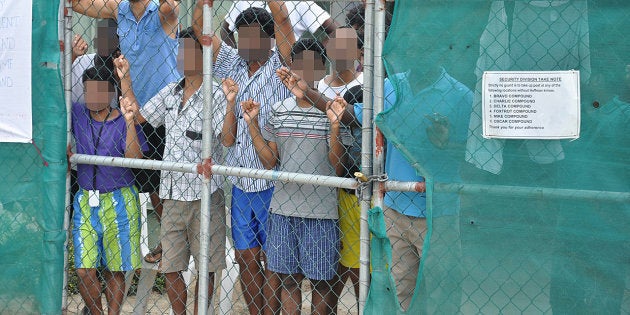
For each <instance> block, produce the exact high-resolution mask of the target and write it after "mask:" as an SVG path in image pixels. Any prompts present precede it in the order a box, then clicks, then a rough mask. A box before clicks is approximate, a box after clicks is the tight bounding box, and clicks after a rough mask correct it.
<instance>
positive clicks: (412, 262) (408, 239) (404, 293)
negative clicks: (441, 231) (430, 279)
mask: <svg viewBox="0 0 630 315" xmlns="http://www.w3.org/2000/svg"><path fill="white" fill-rule="evenodd" d="M384 215H385V224H386V226H387V227H388V228H387V236H388V238H389V241H390V243H391V245H392V276H393V277H394V281H395V282H396V293H397V295H398V302H399V303H400V305H401V307H402V308H403V310H407V309H408V308H409V305H410V304H411V300H412V299H413V294H414V289H415V287H416V280H417V278H418V270H419V268H420V258H421V256H422V245H423V244H424V237H425V235H426V232H427V230H426V220H425V219H418V220H420V221H422V222H420V223H419V224H418V225H417V226H416V225H414V224H413V222H412V219H410V218H409V217H408V216H405V215H403V214H400V213H398V212H397V211H396V210H394V209H391V208H388V207H385V209H384Z"/></svg>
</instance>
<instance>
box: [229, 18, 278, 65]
mask: <svg viewBox="0 0 630 315" xmlns="http://www.w3.org/2000/svg"><path fill="white" fill-rule="evenodd" d="M272 42H273V40H272V38H270V37H269V36H267V34H265V32H263V31H262V28H261V27H260V26H259V25H257V24H254V26H252V25H249V26H241V27H239V28H238V55H239V56H241V58H243V59H245V60H247V61H254V60H258V61H265V60H267V59H268V58H269V52H270V51H271V45H272Z"/></svg>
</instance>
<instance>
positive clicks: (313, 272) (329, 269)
mask: <svg viewBox="0 0 630 315" xmlns="http://www.w3.org/2000/svg"><path fill="white" fill-rule="evenodd" d="M267 232H268V238H267V248H266V250H265V254H266V255H267V266H268V267H269V270H271V271H273V272H277V273H282V274H297V273H301V274H303V275H304V276H306V277H307V278H309V279H312V280H330V279H332V278H333V276H334V275H335V274H336V273H337V263H338V261H339V228H338V227H337V220H333V219H310V218H300V217H287V216H284V215H279V214H274V213H271V214H269V229H268V231H267Z"/></svg>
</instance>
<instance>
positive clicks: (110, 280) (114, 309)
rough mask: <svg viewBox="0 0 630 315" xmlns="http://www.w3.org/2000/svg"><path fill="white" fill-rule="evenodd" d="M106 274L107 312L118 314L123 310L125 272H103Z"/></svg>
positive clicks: (110, 314)
mask: <svg viewBox="0 0 630 315" xmlns="http://www.w3.org/2000/svg"><path fill="white" fill-rule="evenodd" d="M103 274H104V276H105V297H106V298H107V314H109V315H118V314H120V312H121V311H122V303H123V299H124V297H125V274H124V273H123V272H122V271H113V272H112V271H108V270H105V271H104V272H103Z"/></svg>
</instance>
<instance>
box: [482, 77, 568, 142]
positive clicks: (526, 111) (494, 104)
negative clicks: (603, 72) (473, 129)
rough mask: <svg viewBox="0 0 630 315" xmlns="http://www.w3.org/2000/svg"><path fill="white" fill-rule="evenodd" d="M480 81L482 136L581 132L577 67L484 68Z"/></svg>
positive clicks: (557, 136) (565, 135) (545, 136)
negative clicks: (490, 69)
mask: <svg viewBox="0 0 630 315" xmlns="http://www.w3.org/2000/svg"><path fill="white" fill-rule="evenodd" d="M482 85H483V87H482V89H483V90H482V111H483V115H482V118H483V137H484V138H503V139H570V138H571V139H575V138H578V137H579V136H580V73H579V72H578V71H574V70H571V71H486V72H484V74H483V82H482Z"/></svg>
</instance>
